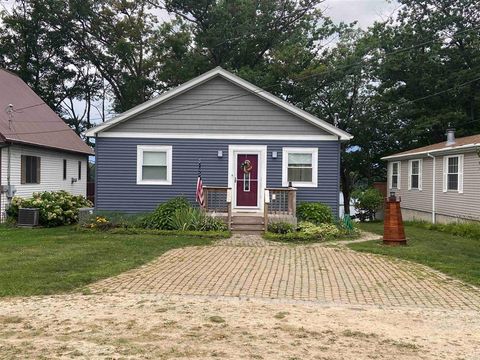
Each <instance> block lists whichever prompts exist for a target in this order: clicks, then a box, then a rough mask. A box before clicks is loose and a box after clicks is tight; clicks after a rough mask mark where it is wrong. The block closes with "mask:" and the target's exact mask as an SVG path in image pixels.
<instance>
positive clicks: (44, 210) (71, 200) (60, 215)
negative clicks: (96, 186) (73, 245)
mask: <svg viewBox="0 0 480 360" xmlns="http://www.w3.org/2000/svg"><path fill="white" fill-rule="evenodd" d="M91 206H92V203H91V202H90V201H88V200H87V199H86V198H85V197H83V196H81V195H72V194H70V193H68V192H66V191H52V192H50V191H44V192H40V193H33V196H32V197H31V198H27V199H24V198H20V197H14V198H13V199H12V203H11V204H10V206H9V208H8V209H7V214H8V216H9V217H12V218H14V219H18V209H19V208H36V209H38V210H39V215H40V217H39V223H40V225H43V226H46V227H53V226H60V225H68V224H73V223H76V222H78V209H80V208H82V207H91Z"/></svg>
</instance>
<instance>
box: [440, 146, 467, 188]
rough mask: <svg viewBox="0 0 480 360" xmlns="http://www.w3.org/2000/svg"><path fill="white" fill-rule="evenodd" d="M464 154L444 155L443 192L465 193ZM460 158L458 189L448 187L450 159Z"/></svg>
mask: <svg viewBox="0 0 480 360" xmlns="http://www.w3.org/2000/svg"><path fill="white" fill-rule="evenodd" d="M463 157H464V156H463V154H459V155H450V156H444V157H443V192H453V193H459V194H463V160H464V158H463ZM450 158H458V189H457V190H451V189H448V159H450Z"/></svg>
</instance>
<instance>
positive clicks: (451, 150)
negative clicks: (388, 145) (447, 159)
mask: <svg viewBox="0 0 480 360" xmlns="http://www.w3.org/2000/svg"><path fill="white" fill-rule="evenodd" d="M477 147H480V143H476V144H466V145H460V146H450V147H445V148H442V149H435V150H426V151H418V152H414V153H409V154H398V155H390V156H384V157H382V158H381V160H394V159H408V158H411V157H415V156H421V155H423V156H428V154H437V153H438V154H442V153H443V154H451V153H455V152H456V151H462V150H474V149H475V148H477Z"/></svg>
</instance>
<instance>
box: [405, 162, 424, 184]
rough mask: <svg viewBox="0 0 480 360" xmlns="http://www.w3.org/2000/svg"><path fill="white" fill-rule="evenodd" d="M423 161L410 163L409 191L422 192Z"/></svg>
mask: <svg viewBox="0 0 480 360" xmlns="http://www.w3.org/2000/svg"><path fill="white" fill-rule="evenodd" d="M422 165H423V164H422V160H420V159H416V160H410V161H409V162H408V177H409V178H408V190H422Z"/></svg>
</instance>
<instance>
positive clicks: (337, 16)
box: [322, 0, 399, 29]
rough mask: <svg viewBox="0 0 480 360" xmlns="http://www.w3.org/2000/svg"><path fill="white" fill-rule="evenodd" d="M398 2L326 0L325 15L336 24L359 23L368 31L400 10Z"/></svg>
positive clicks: (392, 0)
mask: <svg viewBox="0 0 480 360" xmlns="http://www.w3.org/2000/svg"><path fill="white" fill-rule="evenodd" d="M398 6H399V5H398V3H397V2H396V0H325V1H324V3H323V4H322V7H323V8H324V9H325V10H324V11H325V15H327V16H329V17H330V18H332V20H333V21H334V22H341V21H343V22H345V23H350V22H353V21H357V22H358V26H359V27H360V28H363V29H366V28H367V27H369V26H370V25H372V24H373V23H374V22H375V21H384V20H386V19H387V18H388V17H389V16H391V15H392V13H394V12H395V11H396V10H397V8H398Z"/></svg>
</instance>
